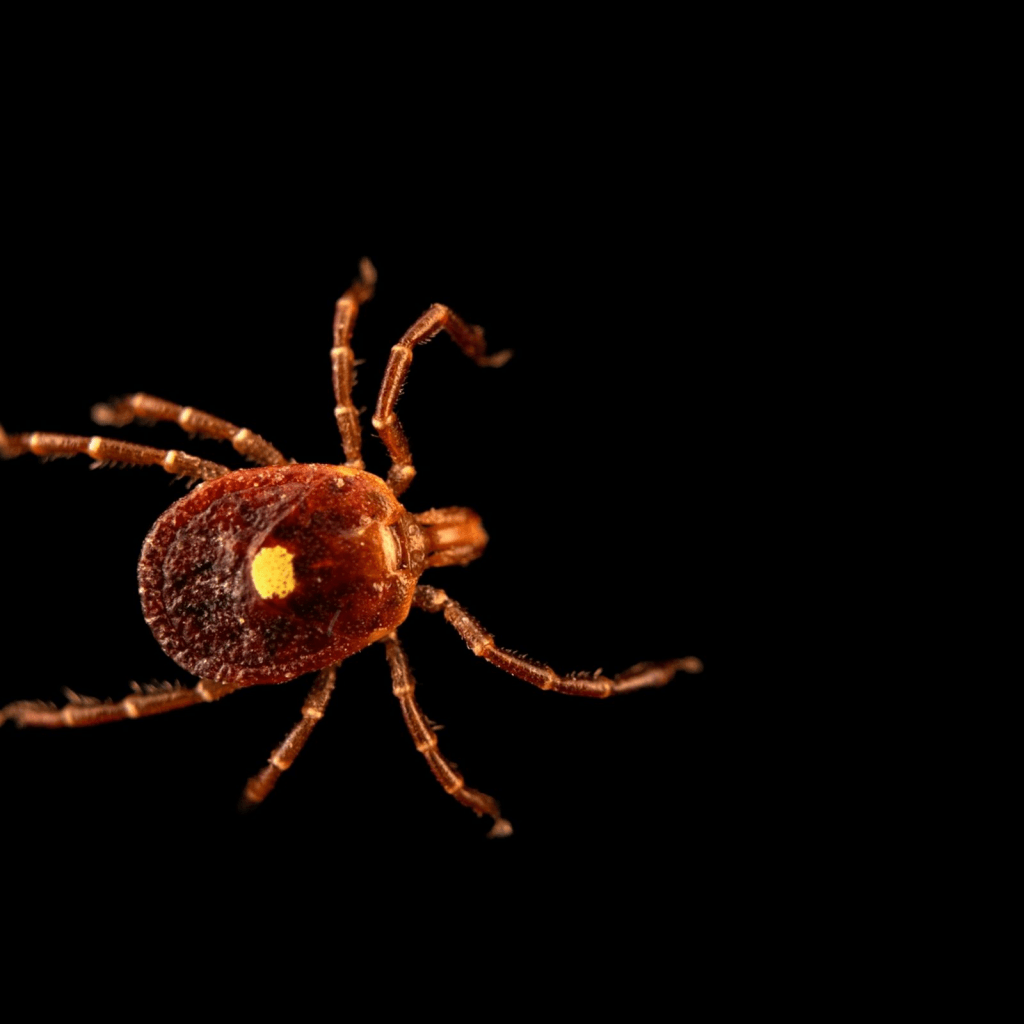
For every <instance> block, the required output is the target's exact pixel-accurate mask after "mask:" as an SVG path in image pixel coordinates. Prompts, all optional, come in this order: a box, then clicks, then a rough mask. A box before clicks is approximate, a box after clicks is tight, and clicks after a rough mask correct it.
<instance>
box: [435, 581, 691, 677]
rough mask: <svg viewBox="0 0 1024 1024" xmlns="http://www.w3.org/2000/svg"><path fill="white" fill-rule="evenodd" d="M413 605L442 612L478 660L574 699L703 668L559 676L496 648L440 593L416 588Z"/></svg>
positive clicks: (656, 664) (671, 665) (660, 664)
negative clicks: (606, 675) (569, 694)
mask: <svg viewBox="0 0 1024 1024" xmlns="http://www.w3.org/2000/svg"><path fill="white" fill-rule="evenodd" d="M415 604H416V607H417V608H422V609H423V610H424V611H428V612H444V617H445V618H446V619H447V620H448V621H449V622H450V623H451V624H452V625H453V626H454V627H455V629H456V631H457V632H458V634H459V636H461V637H462V639H463V640H465V641H466V646H467V647H468V648H469V649H470V650H471V651H472V652H473V653H474V654H475V655H477V657H480V658H485V659H486V660H487V661H489V662H490V663H491V664H492V665H496V666H497V667H498V668H500V669H501V670H502V671H504V672H508V673H509V675H513V676H515V677H516V678H517V679H522V680H524V681H525V682H527V683H532V684H533V685H534V686H537V687H540V689H542V690H555V691H557V692H558V693H571V694H573V695H574V696H577V697H613V696H615V695H616V694H619V693H629V692H630V691H631V690H641V689H644V688H645V687H648V686H664V685H665V684H666V683H667V682H668V681H669V680H670V679H671V678H672V677H673V676H674V675H675V674H676V673H677V672H691V673H693V672H700V671H702V670H703V668H704V666H703V665H702V664H701V663H700V661H699V659H697V658H676V659H675V660H674V661H644V662H641V663H640V664H639V665H634V666H633V667H632V668H627V669H626V671H625V672H620V673H619V674H618V675H617V676H615V677H614V678H612V679H607V678H606V677H604V676H602V675H600V674H585V673H584V674H577V675H570V676H560V675H559V674H558V673H557V672H555V671H554V669H552V668H550V667H549V666H547V665H544V664H542V663H541V662H539V661H533V660H532V659H530V658H524V657H523V656H522V655H519V654H513V653H512V652H511V651H508V650H506V649H505V648H503V647H498V646H497V644H495V642H494V637H493V636H491V634H490V633H488V632H487V630H485V629H484V628H483V626H481V625H480V623H479V622H477V621H476V619H474V618H473V616H472V615H470V614H469V613H468V612H467V611H466V610H465V608H463V607H462V605H460V604H458V603H457V602H455V601H453V600H452V599H451V598H450V597H449V596H448V595H447V594H446V593H445V592H444V591H443V590H437V589H436V588H434V587H424V586H419V587H417V588H416V597H415Z"/></svg>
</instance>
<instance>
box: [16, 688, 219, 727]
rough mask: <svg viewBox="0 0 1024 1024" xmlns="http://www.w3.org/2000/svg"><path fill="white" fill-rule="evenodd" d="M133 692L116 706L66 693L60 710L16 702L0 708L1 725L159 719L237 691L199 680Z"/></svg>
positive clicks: (49, 725)
mask: <svg viewBox="0 0 1024 1024" xmlns="http://www.w3.org/2000/svg"><path fill="white" fill-rule="evenodd" d="M132 688H133V689H134V690H135V691H136V692H135V693H133V694H131V696H129V697H125V698H124V700H119V701H117V702H116V703H115V702H114V701H111V700H106V701H101V700H99V699H97V698H96V697H80V696H79V695H78V694H77V693H74V692H72V691H71V690H68V689H65V691H64V693H65V695H66V696H67V698H68V703H67V704H65V705H64V707H62V708H58V707H55V706H54V705H53V704H47V703H45V702H44V701H41V700H18V701H14V703H13V704H8V705H6V706H5V707H2V708H0V725H3V723H4V722H6V721H8V720H9V721H11V722H14V723H15V724H16V725H19V726H34V727H36V728H41V729H63V728H66V727H73V726H79V725H102V724H103V723H104V722H117V721H120V720H121V719H122V718H144V717H145V716H146V715H160V714H163V713H164V712H165V711H174V710H175V709H176V708H185V707H188V706H189V705H190V704H204V703H209V702H210V701H214V700H220V698H221V697H225V696H227V694H229V693H232V692H233V691H235V690H237V689H238V686H237V685H235V684H233V683H215V682H214V681H213V680H212V679H200V680H199V682H198V683H197V684H196V685H195V686H193V687H189V688H186V687H184V686H180V685H178V684H177V683H158V684H154V685H151V686H145V687H142V686H139V685H138V683H133V684H132Z"/></svg>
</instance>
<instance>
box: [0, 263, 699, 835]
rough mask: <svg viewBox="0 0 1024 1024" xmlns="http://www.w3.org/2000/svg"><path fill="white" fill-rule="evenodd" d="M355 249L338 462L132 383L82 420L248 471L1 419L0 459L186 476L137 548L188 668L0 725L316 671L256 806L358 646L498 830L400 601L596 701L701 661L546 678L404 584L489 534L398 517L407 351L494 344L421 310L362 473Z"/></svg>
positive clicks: (20, 713) (28, 711)
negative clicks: (172, 440)
mask: <svg viewBox="0 0 1024 1024" xmlns="http://www.w3.org/2000/svg"><path fill="white" fill-rule="evenodd" d="M375 283H376V271H375V270H374V268H373V265H372V264H371V263H370V262H369V260H363V261H362V263H361V264H360V276H359V278H358V279H357V280H355V281H354V282H353V283H352V286H351V287H350V288H349V289H348V290H347V291H346V292H345V293H344V295H342V297H341V298H340V299H339V300H338V303H337V307H336V311H335V316H334V345H333V347H332V349H331V364H332V368H333V378H334V394H335V399H336V405H335V409H334V413H335V418H336V419H337V423H338V431H339V433H340V434H341V443H342V447H343V448H344V452H345V462H344V463H343V464H342V465H316V464H308V465H304V464H296V463H294V462H292V461H290V460H288V459H286V458H285V457H284V456H283V455H282V454H281V453H280V452H279V451H278V450H277V449H276V448H275V447H274V446H273V445H271V444H269V443H268V442H267V441H265V440H264V439H263V438H262V437H260V436H259V435H257V434H254V433H252V431H250V430H247V429H245V428H244V427H242V428H240V427H236V426H234V425H233V424H231V423H228V422H227V421H226V420H222V419H219V418H217V417H216V416H211V415H209V414H208V413H205V412H200V411H199V410H197V409H193V408H191V407H188V406H180V405H175V404H174V403H173V402H169V401H165V400H163V399H160V398H155V397H153V396H152V395H146V394H135V395H131V396H129V397H127V398H124V399H122V400H120V401H117V402H115V403H113V404H110V405H98V406H96V407H95V408H94V409H93V419H94V420H95V421H96V422H97V423H99V424H102V425H104V426H108V427H119V426H124V425H125V424H128V423H130V422H131V421H133V420H136V419H138V420H142V421H150V422H153V421H158V420H166V421H170V422H174V423H177V424H178V425H179V426H180V427H181V428H182V429H183V430H186V431H188V432H189V433H190V434H193V435H195V434H198V435H201V436H203V437H210V438H219V439H223V440H228V441H230V442H231V444H232V446H233V447H234V448H235V450H236V451H237V452H238V453H239V454H240V455H242V456H243V457H244V458H246V459H247V460H249V461H250V462H253V463H256V464H257V468H254V469H241V470H236V471H231V470H229V469H228V467H226V466H223V465H220V464H219V463H216V462H208V461H206V460H205V459H198V458H196V457H194V456H192V455H187V454H185V453H184V452H180V451H175V450H169V451H164V450H162V449H158V448H151V447H148V446H146V445H139V444H130V443H126V442H123V441H116V440H112V439H109V438H105V437H77V436H73V435H70V434H45V433H31V434H11V435H7V434H5V433H4V432H3V430H2V429H0V455H2V456H4V457H5V458H13V457H15V456H18V455H23V454H25V453H32V454H35V455H41V456H63V455H67V456H70V455H74V454H83V455H89V456H91V457H92V458H93V459H94V460H95V464H98V465H102V464H108V463H122V464H128V465H137V466H146V465H155V466H160V467H162V468H163V469H164V470H165V471H167V472H168V473H171V474H174V475H175V476H178V477H184V478H186V479H188V480H190V481H193V482H195V483H197V486H195V487H194V489H192V490H191V491H189V493H187V494H186V495H185V496H184V497H183V498H181V499H179V500H178V501H176V502H175V503H174V504H173V505H171V507H170V508H169V509H167V511H166V512H164V513H163V515H161V516H160V518H159V519H157V521H156V523H155V524H154V525H153V528H152V529H151V530H150V531H149V534H148V536H147V537H146V539H145V542H144V543H143V546H142V555H141V558H140V560H139V594H140V596H141V599H142V611H143V615H144V616H145V619H146V622H147V623H148V624H149V627H150V629H151V630H152V631H153V635H154V636H155V637H156V639H157V642H158V643H159V644H160V646H161V647H162V648H163V649H164V651H165V652H166V653H167V654H168V655H169V656H170V657H171V658H172V659H173V660H174V661H175V662H177V664H178V665H180V666H181V667H182V668H183V669H185V671H187V672H189V673H191V674H193V675H195V676H198V677H199V681H198V683H196V685H194V686H191V687H184V686H181V685H180V684H174V685H171V684H162V685H151V686H145V687H140V686H138V685H137V684H133V686H132V688H133V691H134V692H133V693H131V694H130V695H129V696H127V697H125V698H124V699H123V700H120V701H112V700H106V701H101V700H97V699H95V698H89V697H80V696H78V695H77V694H74V693H72V692H71V691H66V692H67V696H68V703H67V704H65V705H64V706H63V707H57V706H55V705H53V704H51V703H47V702H43V701H30V700H25V701H15V702H14V703H11V704H8V705H6V706H5V707H3V708H0V724H3V722H5V721H8V720H10V721H12V722H15V723H16V724H17V725H21V726H39V727H42V728H62V727H65V726H82V725H98V724H101V723H103V722H113V721H117V720H119V719H123V718H141V717H143V716H145V715H155V714H160V713H162V712H164V711H171V710H173V709H174V708H181V707H186V706H187V705H189V704H200V703H204V702H209V701H215V700H220V698H221V697H225V696H227V695H228V694H229V693H231V692H233V691H234V690H238V689H241V688H242V687H245V686H255V685H257V684H269V683H284V682H287V681H288V680H290V679H295V678H296V677H298V676H301V675H305V674H307V673H315V674H316V675H315V677H314V680H313V685H312V687H311V688H310V690H309V694H308V696H307V697H306V700H305V702H304V704H303V707H302V718H301V719H300V721H299V722H298V723H297V724H296V725H295V726H294V728H292V730H291V731H290V732H289V733H288V735H287V736H286V737H285V738H284V740H283V741H282V742H281V743H280V744H279V745H278V746H277V748H276V749H275V750H274V751H273V753H272V754H271V755H270V760H269V762H268V764H267V766H266V767H265V768H264V769H263V770H262V771H260V772H258V773H257V774H256V775H254V776H253V777H252V778H251V779H250V780H249V782H248V784H247V785H246V787H245V790H244V792H243V795H242V805H243V806H245V807H252V806H255V805H257V804H259V803H260V802H262V801H263V800H264V799H265V798H266V796H267V794H268V793H270V791H271V790H272V789H273V788H274V785H275V784H276V783H277V780H278V779H279V778H280V776H281V774H282V772H284V771H285V770H286V769H288V768H289V767H291V765H292V763H293V762H294V760H295V758H296V756H297V755H298V753H299V751H300V750H301V749H302V747H303V746H304V745H305V743H306V741H307V740H308V739H309V736H310V734H311V733H312V731H313V728H314V726H315V725H316V723H317V722H318V721H319V720H320V719H321V718H322V717H323V715H324V712H325V710H326V708H327V704H328V702H329V700H330V698H331V694H332V692H333V690H334V685H335V677H336V673H337V670H338V666H339V665H340V664H341V662H343V661H344V660H345V659H346V658H347V657H349V655H351V654H355V653H356V652H357V651H360V650H362V649H363V648H364V647H367V646H369V645H370V644H373V643H380V644H383V646H384V652H385V655H386V657H387V661H388V665H389V666H390V668H391V682H392V689H393V691H394V694H395V696H396V697H397V698H398V701H399V704H400V706H401V709H402V714H403V716H404V718H405V724H406V726H407V727H408V729H409V732H410V734H411V735H412V738H413V742H414V743H415V745H416V749H417V750H418V751H419V752H420V753H421V754H422V755H423V756H424V757H425V758H426V760H427V763H428V764H429V765H430V769H431V771H433V773H434V775H435V776H436V777H437V779H438V781H439V782H440V783H441V785H442V786H443V787H444V789H445V791H446V792H447V793H449V794H450V795H451V796H453V797H454V798H455V799H456V800H458V801H459V802H460V803H462V804H464V805H465V806H467V807H469V808H470V809H471V810H473V811H475V812H476V813H477V814H478V815H485V814H486V815H489V816H490V817H491V818H492V819H493V822H494V824H493V827H492V828H491V831H490V833H489V834H490V835H492V836H503V835H508V834H509V833H511V831H512V828H511V825H510V824H509V823H508V821H507V820H506V819H505V818H503V817H502V816H501V811H500V809H499V807H498V803H497V801H495V800H494V799H493V797H490V796H488V795H487V794H486V793H481V792H479V791H478V790H475V789H470V788H469V787H468V786H467V785H466V783H465V781H464V779H463V777H462V775H461V774H460V773H459V772H458V771H457V770H456V768H455V766H454V765H453V764H452V763H451V762H450V761H449V760H448V759H447V758H446V757H445V756H444V755H443V754H442V753H441V751H440V749H439V748H438V741H437V736H436V733H435V731H434V728H433V727H432V725H431V723H430V721H429V720H428V719H427V718H426V717H425V716H424V714H423V712H422V711H421V710H420V707H419V705H418V703H417V702H416V696H415V688H416V682H415V680H414V678H413V675H412V672H411V671H410V669H409V663H408V661H407V659H406V656H405V652H404V650H403V649H402V645H401V643H400V642H399V639H398V636H397V629H398V627H399V626H400V625H401V624H402V623H403V622H404V621H405V619H406V617H407V616H408V615H409V613H410V610H411V609H412V608H413V607H415V608H418V609H420V610H422V611H425V612H435V613H441V614H442V615H443V616H444V618H445V619H446V620H447V621H448V622H449V624H450V625H451V626H452V627H454V629H455V630H456V631H457V632H458V633H459V635H460V636H461V637H462V639H463V640H464V641H465V642H466V645H467V646H468V647H469V649H470V650H471V651H472V652H473V653H474V654H475V655H477V656H478V657H482V658H484V659H486V660H487V661H489V662H490V663H491V664H492V665H495V666H497V667H498V668H500V669H502V670H504V671H505V672H508V673H509V674H510V675H513V676H515V677H517V678H518V679H522V680H524V681H525V682H527V683H531V684H532V685H534V686H537V687H539V688H540V689H542V690H554V691H557V692H558V693H567V694H573V695H576V696H583V697H611V696H613V695H615V694H620V693H628V692H630V691H632V690H639V689H641V688H644V687H649V686H662V685H664V684H665V683H667V682H668V681H669V680H670V679H672V677H673V676H675V674H676V673H677V672H679V671H683V672H699V671H701V663H700V661H698V659H696V658H693V657H690V658H678V659H675V660H672V661H659V662H645V663H642V664H638V665H634V666H633V667H632V668H630V669H627V670H626V671H625V672H622V673H621V674H619V675H617V676H614V677H612V678H609V677H606V676H604V675H602V674H601V672H600V671H598V672H596V673H589V674H588V673H578V674H572V675H559V674H558V673H557V672H555V671H554V670H553V669H551V668H549V667H548V666H547V665H544V664H541V663H539V662H536V661H533V660H531V659H529V658H525V657H522V656H521V655H518V654H514V653H512V652H511V651H509V650H506V649H505V648H503V647H500V646H498V644H497V643H496V642H495V640H494V637H493V636H492V635H491V634H490V633H489V632H488V631H487V630H486V629H484V628H483V626H481V625H480V623H479V622H477V621H476V619H474V618H473V617H472V616H471V615H470V614H469V613H468V612H466V610H465V609H464V608H463V607H462V606H461V605H460V604H458V603H457V602H456V601H454V600H452V598H450V597H449V596H448V595H447V594H446V593H445V592H444V591H443V590H439V589H437V588H436V587H433V586H428V585H425V584H421V583H419V579H420V576H421V575H422V574H423V573H424V572H425V571H426V570H428V569H437V568H441V567H443V566H449V565H465V564H466V563H468V562H471V561H472V560H473V559H475V558H479V557H480V555H481V554H483V550H484V547H485V546H486V544H487V534H486V533H485V532H484V528H483V525H482V523H481V520H480V517H479V516H478V515H477V514H476V513H475V512H473V511H472V510H470V509H468V508H437V509H430V510H429V511H426V512H409V511H407V510H406V509H405V507H404V506H403V505H402V504H401V502H400V501H399V497H400V496H401V495H402V494H403V493H404V491H405V490H406V488H407V487H408V486H409V484H410V483H412V480H413V477H414V476H415V474H416V470H415V469H414V467H413V461H412V456H411V453H410V450H409V443H408V441H407V439H406V436H405V432H404V430H403V429H402V425H401V423H400V422H399V420H398V417H397V415H396V414H395V404H396V402H397V400H398V396H399V394H400V393H401V390H402V386H403V384H404V383H405V379H406V376H407V374H408V372H409V367H410V365H411V363H412V358H413V351H414V350H415V348H416V346H417V345H419V344H422V343H424V342H427V341H429V340H430V339H431V338H433V337H434V336H435V335H437V334H438V333H439V332H440V331H445V332H447V334H448V336H449V337H450V338H451V339H452V341H454V342H455V344H456V345H458V347H459V348H460V349H461V350H462V351H463V352H464V353H465V354H466V355H467V356H468V357H469V358H470V359H472V360H473V361H474V362H475V363H476V364H477V365H478V366H495V367H497V366H502V365H503V364H504V363H505V362H506V361H507V360H508V358H509V356H510V355H511V353H510V352H508V351H503V352H498V353H496V354H493V355H488V354H487V347H486V342H485V340H484V333H483V331H482V329H481V328H479V327H476V326H473V325H470V324H467V323H465V322H463V321H462V320H461V319H460V318H459V317H458V316H456V315H455V313H453V312H452V311H451V310H450V309H449V308H448V307H447V306H442V305H433V306H431V307H430V309H428V310H427V311H426V312H425V313H424V314H423V315H422V316H421V317H420V318H419V319H418V320H417V321H416V322H415V323H414V324H413V325H412V327H410V328H409V329H408V330H407V331H406V332H405V334H404V335H403V336H402V338H401V340H400V341H399V342H398V343H397V344H396V345H395V346H394V347H393V348H392V350H391V356H390V358H389V360H388V364H387V369H386V370H385V372H384V379H383V381H382V383H381V387H380V393H379V395H378V397H377V406H376V410H375V412H374V415H373V419H372V423H373V427H374V429H375V430H376V432H377V434H378V436H379V437H380V439H381V440H382V441H383V442H384V446H385V447H386V448H387V452H388V455H389V456H390V458H391V468H390V470H389V471H388V475H387V478H386V479H382V478H380V477H378V476H374V475H373V474H372V473H369V472H367V471H366V470H365V468H364V465H363V459H362V447H361V435H360V424H359V412H358V410H357V409H356V407H355V405H354V404H353V402H352V386H353V383H354V377H355V357H354V354H353V351H352V346H351V337H352V330H353V327H354V325H355V321H356V316H357V314H358V312H359V307H360V305H361V304H362V303H364V302H367V301H368V300H369V299H370V298H371V297H372V295H373V291H374V285H375Z"/></svg>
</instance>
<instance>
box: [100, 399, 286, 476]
mask: <svg viewBox="0 0 1024 1024" xmlns="http://www.w3.org/2000/svg"><path fill="white" fill-rule="evenodd" d="M92 418H93V422H94V423H98V424H100V426H104V427H110V426H114V427H123V426H126V425H127V424H129V423H131V422H132V420H135V419H139V420H163V421H166V422H168V423H177V424H178V426H179V427H181V429H182V430H187V431H188V432H189V433H190V434H199V435H201V436H202V437H213V438H216V439H217V440H221V441H230V442H231V446H232V447H233V448H234V449H235V451H236V452H238V453H239V454H240V455H243V456H245V458H247V459H248V460H249V461H250V462H255V463H258V464H259V465H261V466H283V465H285V463H287V461H288V460H287V459H286V458H285V457H284V456H283V455H282V454H281V453H280V452H279V451H278V450H277V449H276V448H275V447H274V446H273V445H272V444H270V443H269V442H268V441H265V440H264V439H263V438H262V437H260V435H259V434H254V433H253V432H252V431H251V430H249V429H247V428H246V427H236V426H235V425H234V424H233V423H228V421H227V420H222V419H218V418H217V417H216V416H211V415H210V414H209V413H208V412H201V411H200V410H199V409H193V408H192V407H191V406H190V405H175V404H174V402H168V401H166V400H165V399H163V398H156V397H154V396H153V395H146V394H141V393H140V394H135V395H128V396H127V397H126V398H120V399H118V400H117V401H116V402H114V403H113V404H112V405H103V404H101V405H94V406H93V407H92Z"/></svg>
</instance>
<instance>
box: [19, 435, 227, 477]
mask: <svg viewBox="0 0 1024 1024" xmlns="http://www.w3.org/2000/svg"><path fill="white" fill-rule="evenodd" d="M26 452H31V453H32V454H33V455H58V456H61V455H91V456H92V457H93V458H94V459H95V460H96V461H95V462H94V463H93V465H94V466H100V465H102V464H103V463H104V462H124V463H127V464H129V465H132V466H160V467H161V468H162V469H164V470H166V472H168V473H173V474H174V475H175V476H185V477H189V478H191V479H193V480H213V479H215V478H216V477H218V476H224V474H225V473H228V472H230V470H229V469H228V467H227V466H222V465H220V463H217V462H207V461H206V459H197V458H196V457H195V456H194V455H187V454H185V452H179V451H175V450H173V449H171V450H170V451H164V449H162V448H150V447H149V446H148V445H144V444H129V443H128V442H127V441H112V440H111V439H110V438H107V437H77V436H75V435H74V434H42V433H39V432H38V431H37V432H36V433H34V434H5V433H4V432H3V430H2V429H0V456H2V457H3V458H5V459H13V458H14V457H15V456H16V455H24V454H25V453H26Z"/></svg>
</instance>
